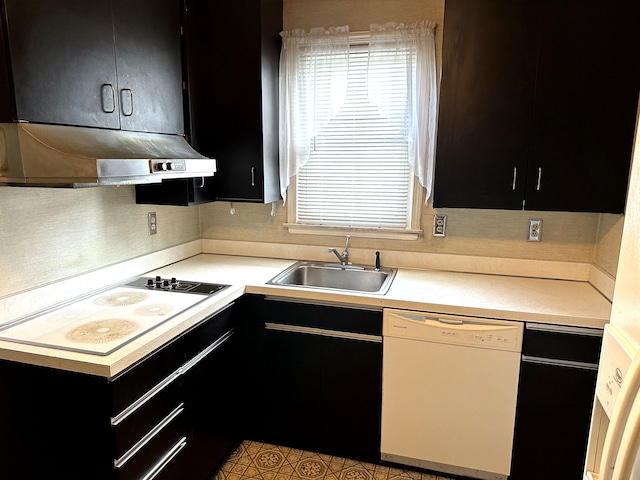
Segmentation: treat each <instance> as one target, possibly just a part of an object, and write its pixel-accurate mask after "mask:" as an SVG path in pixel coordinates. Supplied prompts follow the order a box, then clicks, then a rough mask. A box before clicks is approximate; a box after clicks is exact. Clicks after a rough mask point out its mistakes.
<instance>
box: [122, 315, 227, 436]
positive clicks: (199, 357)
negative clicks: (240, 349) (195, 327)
mask: <svg viewBox="0 0 640 480" xmlns="http://www.w3.org/2000/svg"><path fill="white" fill-rule="evenodd" d="M230 305H232V304H230ZM225 308H226V307H225ZM222 310H224V309H222ZM233 333H234V329H233V328H232V329H230V330H228V331H227V332H225V333H224V334H223V335H221V336H220V337H219V338H218V339H217V340H216V341H215V342H213V343H212V344H211V345H209V346H208V347H207V348H205V349H204V350H203V351H202V352H200V353H199V354H197V355H196V356H195V357H193V358H192V359H191V360H189V361H188V362H186V363H185V364H184V365H182V366H181V367H180V368H178V369H177V370H176V371H174V372H173V373H172V374H170V375H169V376H168V377H167V378H165V379H164V380H162V381H161V382H160V383H158V384H157V385H156V386H155V387H153V388H152V389H151V390H149V391H148V392H146V393H145V394H144V395H142V396H141V397H139V398H138V399H137V400H136V401H135V402H133V403H132V404H131V405H129V406H128V407H127V408H125V409H124V410H123V411H122V412H120V413H119V414H118V415H116V416H115V417H112V418H111V425H112V426H114V427H115V426H118V425H119V424H121V423H122V422H124V421H125V420H126V419H127V418H128V417H130V416H131V415H132V414H133V413H134V412H135V411H137V410H138V409H139V408H140V407H142V406H143V405H144V404H145V403H147V402H148V401H149V400H151V399H152V398H153V397H155V396H156V395H157V394H158V393H160V392H161V391H163V390H164V389H165V388H167V387H168V386H169V385H171V384H172V383H173V382H175V381H176V380H177V379H178V378H180V375H183V374H184V373H185V372H187V371H189V370H190V369H191V368H193V367H194V366H196V365H197V364H198V363H199V362H201V361H202V360H204V358H205V357H206V356H207V355H209V354H210V353H212V352H213V351H215V350H217V349H218V347H220V346H221V345H222V344H223V343H224V342H226V341H227V340H229V338H230V337H231V336H232V335H233Z"/></svg>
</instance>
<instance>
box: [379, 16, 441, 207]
mask: <svg viewBox="0 0 640 480" xmlns="http://www.w3.org/2000/svg"><path fill="white" fill-rule="evenodd" d="M435 27H436V24H435V23H433V22H426V21H425V22H419V23H414V24H403V23H387V24H385V25H371V32H370V39H369V52H370V53H369V72H370V74H369V98H370V100H371V101H372V103H374V104H376V105H377V106H378V108H379V109H380V110H381V111H382V112H384V115H385V116H386V117H387V118H388V119H390V122H391V123H392V125H393V127H394V128H397V129H401V130H403V131H404V132H405V133H406V136H407V140H408V146H409V163H410V164H411V166H412V167H413V171H414V174H415V175H416V176H417V177H418V179H419V181H420V184H421V185H422V186H423V187H424V188H425V191H426V198H425V203H426V202H427V200H429V197H430V196H431V190H432V185H433V170H434V165H435V144H436V127H437V111H438V109H437V106H438V104H437V102H438V93H437V79H436V50H435V33H434V30H435ZM383 72H384V73H383ZM393 75H403V76H405V77H406V79H407V96H406V103H405V104H404V105H403V107H402V108H397V107H396V108H395V111H390V109H389V108H390V107H389V106H390V105H391V102H389V101H388V96H387V95H385V92H386V91H387V89H386V88H385V83H386V82H387V81H390V78H391V76H393ZM395 105H396V106H397V102H395Z"/></svg>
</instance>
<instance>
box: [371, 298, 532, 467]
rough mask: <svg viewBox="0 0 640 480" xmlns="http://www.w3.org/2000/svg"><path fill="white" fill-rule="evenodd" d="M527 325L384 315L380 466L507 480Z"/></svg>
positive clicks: (393, 312) (396, 313)
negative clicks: (385, 463)
mask: <svg viewBox="0 0 640 480" xmlns="http://www.w3.org/2000/svg"><path fill="white" fill-rule="evenodd" d="M522 334H523V324H522V323H520V322H511V321H503V320H493V319H484V318H475V317H462V316H453V315H439V314H429V313H422V312H413V311H405V310H393V309H385V311H384V324H383V337H384V338H383V369H382V442H381V449H380V450H381V453H382V460H386V461H389V462H393V463H398V464H403V465H411V466H415V467H420V468H424V469H428V470H435V471H438V472H444V473H450V474H454V475H464V476H468V477H473V478H481V479H505V478H507V476H508V475H509V473H510V470H511V451H512V448H513V431H514V422H515V412H516V397H517V391H518V375H519V371H520V351H521V349H522Z"/></svg>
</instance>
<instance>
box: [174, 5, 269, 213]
mask: <svg viewBox="0 0 640 480" xmlns="http://www.w3.org/2000/svg"><path fill="white" fill-rule="evenodd" d="M221 18H224V19H225V21H224V22H220V21H219V19H221ZM211 25H215V28H211ZM281 30H282V0H250V1H244V2H211V1H208V0H189V2H188V4H187V10H186V16H185V44H186V63H187V78H188V97H189V111H190V112H189V122H190V131H191V133H190V139H191V144H192V146H193V147H194V148H195V149H196V150H198V151H199V152H200V153H202V154H203V155H206V156H210V157H213V158H215V159H216V161H217V165H218V171H217V173H216V176H215V178H214V185H213V190H214V192H215V196H216V198H217V199H219V200H230V201H247V202H258V203H269V202H274V201H276V200H279V199H280V190H279V176H278V114H277V112H278V91H277V89H278V61H279V55H280V36H279V32H280V31H281ZM230 39H232V40H230Z"/></svg>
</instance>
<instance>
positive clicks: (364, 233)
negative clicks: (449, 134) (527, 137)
mask: <svg viewBox="0 0 640 480" xmlns="http://www.w3.org/2000/svg"><path fill="white" fill-rule="evenodd" d="M349 44H350V45H351V46H362V45H363V44H364V45H368V44H369V34H368V32H367V33H358V34H350V39H349ZM411 176H412V177H413V178H412V179H411V182H412V186H411V188H410V193H409V197H410V198H409V199H408V208H409V209H410V212H408V213H409V214H408V215H407V216H408V220H409V221H408V224H409V226H408V227H407V228H384V227H348V226H331V225H309V224H301V223H297V222H296V220H297V202H298V195H297V182H298V176H297V175H296V176H293V177H292V178H291V182H290V184H289V188H288V193H287V199H288V202H287V221H286V223H285V224H284V226H285V227H286V228H287V229H288V231H289V233H295V234H309V235H319V234H320V235H335V236H344V235H345V234H350V235H352V236H356V237H364V238H381V239H395V240H417V239H418V238H419V237H420V236H422V235H423V233H424V232H423V230H422V229H421V225H420V223H421V217H422V204H423V203H424V196H425V192H424V188H423V187H422V185H420V182H419V180H418V177H417V176H416V175H415V172H413V171H412V172H411Z"/></svg>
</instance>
